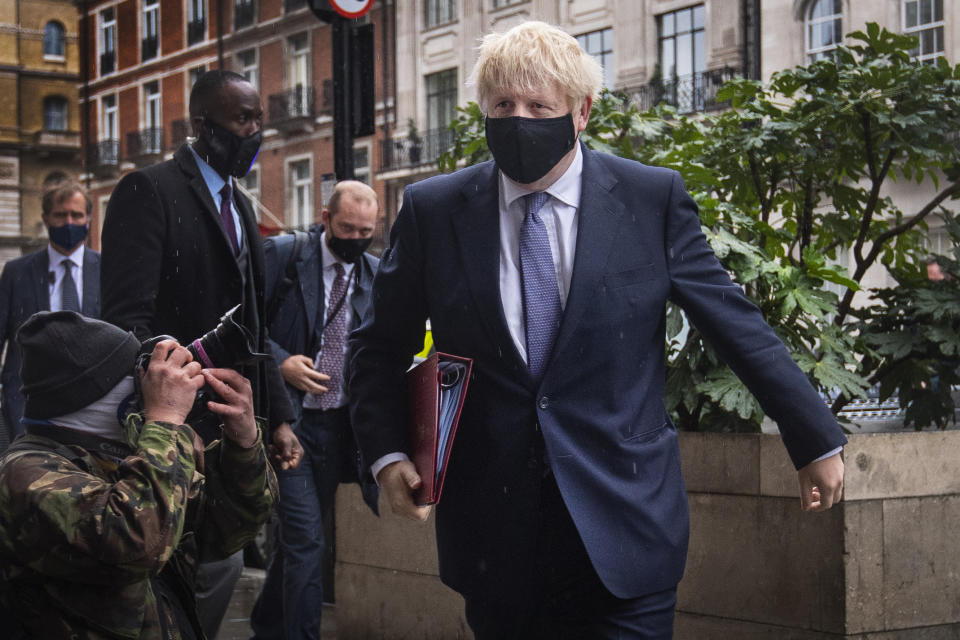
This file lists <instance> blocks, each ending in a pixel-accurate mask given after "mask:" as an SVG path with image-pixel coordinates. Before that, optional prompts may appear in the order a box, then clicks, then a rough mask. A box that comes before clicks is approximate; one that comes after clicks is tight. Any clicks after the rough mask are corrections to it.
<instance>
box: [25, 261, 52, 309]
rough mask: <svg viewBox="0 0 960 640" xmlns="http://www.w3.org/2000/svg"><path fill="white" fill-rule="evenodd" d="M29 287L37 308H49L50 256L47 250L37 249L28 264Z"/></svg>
mask: <svg viewBox="0 0 960 640" xmlns="http://www.w3.org/2000/svg"><path fill="white" fill-rule="evenodd" d="M30 280H31V282H32V283H33V284H32V286H31V287H30V288H31V290H32V291H33V297H34V299H35V300H36V309H37V310H48V309H50V257H49V256H48V255H47V250H46V249H44V250H43V251H38V252H37V253H36V259H35V260H32V261H31V264H30Z"/></svg>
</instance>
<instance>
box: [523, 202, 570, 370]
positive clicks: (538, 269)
mask: <svg viewBox="0 0 960 640" xmlns="http://www.w3.org/2000/svg"><path fill="white" fill-rule="evenodd" d="M549 197H550V196H549V195H548V194H547V193H545V192H543V191H538V192H536V193H531V194H528V195H526V196H524V204H525V205H526V212H527V213H526V216H524V218H523V224H522V225H520V274H521V278H522V286H523V321H524V326H525V328H526V334H527V366H528V367H529V369H530V375H532V376H533V378H534V380H537V381H539V380H540V379H541V378H543V372H544V369H545V368H546V366H547V360H548V358H549V357H550V350H551V349H553V343H554V341H555V340H556V339H557V332H558V331H559V329H560V317H561V313H562V312H561V309H560V291H559V288H558V285H557V267H556V265H555V264H554V262H553V252H552V251H551V250H550V238H549V237H548V236H547V229H546V227H544V225H543V220H542V219H541V218H540V216H539V215H538V214H539V213H540V209H541V207H543V205H544V203H546V201H547V199H548V198H549Z"/></svg>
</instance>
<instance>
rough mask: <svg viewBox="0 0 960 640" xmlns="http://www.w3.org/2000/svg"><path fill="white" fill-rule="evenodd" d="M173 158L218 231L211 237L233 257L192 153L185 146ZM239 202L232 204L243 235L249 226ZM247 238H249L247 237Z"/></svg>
mask: <svg viewBox="0 0 960 640" xmlns="http://www.w3.org/2000/svg"><path fill="white" fill-rule="evenodd" d="M174 157H175V158H176V160H177V164H178V165H179V166H180V170H181V171H183V172H184V173H185V174H186V176H187V182H188V183H189V185H190V189H191V190H192V191H193V194H194V195H195V196H196V197H197V198H198V199H199V200H200V202H202V203H203V211H204V213H205V214H206V216H207V219H208V221H209V222H210V223H211V224H213V225H214V227H215V228H217V229H218V230H219V233H216V234H213V235H215V236H217V237H219V238H220V241H221V244H222V248H223V249H224V250H226V251H227V252H229V254H230V255H231V256H233V247H232V246H231V244H230V239H229V238H228V237H227V232H226V230H224V228H223V222H222V221H221V220H220V212H219V211H218V210H217V204H216V203H215V202H214V201H213V196H212V195H211V194H210V189H209V188H208V187H207V183H206V181H204V179H203V174H201V173H200V168H199V167H198V166H197V162H196V160H195V159H194V157H193V152H191V151H190V149H189V148H188V146H187V145H183V146H182V147H180V148H179V149H178V150H177V153H176V155H175V156H174ZM233 191H234V190H233V189H231V194H233ZM239 202H240V200H238V199H237V198H234V203H235V204H237V210H238V211H239V212H240V224H242V225H243V230H244V233H249V232H250V231H249V229H250V225H249V224H248V221H247V220H246V217H247V216H245V215H244V213H246V212H244V211H242V209H243V208H242V207H241V206H240V205H239ZM250 217H251V218H252V214H250ZM247 237H248V238H249V236H247ZM234 263H236V260H234ZM238 268H239V267H238Z"/></svg>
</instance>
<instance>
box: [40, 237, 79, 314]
mask: <svg viewBox="0 0 960 640" xmlns="http://www.w3.org/2000/svg"><path fill="white" fill-rule="evenodd" d="M84 248H85V247H84V244H83V243H82V242H81V243H80V246H78V247H77V248H76V249H74V250H73V252H72V253H71V254H70V255H68V256H65V255H63V254H62V253H60V252H59V251H57V250H56V249H54V248H53V247H51V246H50V245H49V244H48V245H47V260H48V261H49V265H50V278H49V279H48V280H47V292H48V293H49V294H50V298H49V300H50V311H63V307H62V306H61V303H62V297H63V266H61V263H62V262H63V261H64V260H68V259H69V260H70V261H71V262H72V263H73V266H72V267H70V275H71V276H73V281H74V283H76V285H77V300H78V301H79V302H80V308H81V309H83V251H84Z"/></svg>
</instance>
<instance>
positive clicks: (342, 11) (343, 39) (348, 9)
mask: <svg viewBox="0 0 960 640" xmlns="http://www.w3.org/2000/svg"><path fill="white" fill-rule="evenodd" d="M372 6H373V0H310V8H311V9H312V10H313V13H314V14H315V15H316V16H317V17H318V18H320V20H323V21H324V22H328V23H330V26H331V28H332V30H333V34H332V36H333V37H332V41H333V171H334V173H335V174H336V179H337V180H352V179H353V130H354V127H353V113H352V110H351V106H352V99H353V90H354V88H353V86H352V77H353V76H352V74H351V68H352V67H353V64H354V60H353V59H352V52H353V49H354V47H353V31H354V30H353V27H352V24H351V23H349V22H347V20H349V19H353V18H359V17H361V16H363V15H365V14H366V13H367V12H368V11H370V8H371V7H372ZM370 55H371V56H372V51H371V52H370Z"/></svg>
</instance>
